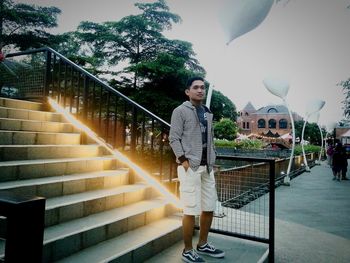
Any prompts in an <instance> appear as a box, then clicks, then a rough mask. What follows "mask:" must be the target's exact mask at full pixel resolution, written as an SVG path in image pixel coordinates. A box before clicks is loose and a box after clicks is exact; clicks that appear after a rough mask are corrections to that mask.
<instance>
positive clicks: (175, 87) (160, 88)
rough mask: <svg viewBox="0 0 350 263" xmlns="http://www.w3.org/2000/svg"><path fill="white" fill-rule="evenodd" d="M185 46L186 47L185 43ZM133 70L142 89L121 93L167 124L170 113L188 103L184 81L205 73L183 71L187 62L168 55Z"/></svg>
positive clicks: (176, 56)
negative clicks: (184, 102)
mask: <svg viewBox="0 0 350 263" xmlns="http://www.w3.org/2000/svg"><path fill="white" fill-rule="evenodd" d="M184 44H185V45H184V47H185V46H187V42H184ZM134 67H136V69H135V70H136V71H137V72H138V76H139V78H140V79H142V80H144V82H143V86H142V88H140V89H138V90H137V91H135V90H133V89H132V88H131V89H130V88H129V89H128V88H125V89H124V90H123V93H124V94H125V93H127V94H128V95H129V96H130V97H131V98H132V99H134V100H135V101H137V102H138V103H140V104H141V105H143V106H145V107H146V108H147V109H149V110H151V111H152V112H153V113H155V114H157V115H158V116H160V117H161V118H163V119H165V120H166V121H170V116H171V112H172V110H173V109H174V108H175V107H176V106H178V105H179V104H181V103H182V102H183V101H184V100H186V99H188V98H187V96H186V95H185V92H184V91H185V87H186V82H187V79H188V78H189V77H190V76H192V75H194V74H196V75H201V76H204V74H205V72H204V70H203V71H196V73H194V72H193V71H192V70H189V69H188V68H187V67H186V58H184V57H181V56H178V55H176V54H170V53H159V54H158V55H157V57H156V59H154V60H151V61H145V62H141V63H139V64H137V65H135V66H134Z"/></svg>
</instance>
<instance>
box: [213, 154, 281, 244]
mask: <svg viewBox="0 0 350 263" xmlns="http://www.w3.org/2000/svg"><path fill="white" fill-rule="evenodd" d="M274 164H275V161H274V160H272V159H266V160H265V161H264V160H262V159H253V158H244V157H232V156H231V157H228V156H226V157H225V158H223V157H218V160H217V165H218V167H217V171H216V173H215V177H216V189H217V192H218V202H217V208H216V211H215V216H214V219H213V223H212V227H211V231H212V232H218V233H224V234H227V235H231V236H237V237H243V238H246V239H250V240H255V241H259V242H264V243H271V242H272V243H273V242H274V237H273V235H274V234H273V233H274V181H275V166H274ZM271 217H272V218H271Z"/></svg>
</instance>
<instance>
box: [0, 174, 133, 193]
mask: <svg viewBox="0 0 350 263" xmlns="http://www.w3.org/2000/svg"><path fill="white" fill-rule="evenodd" d="M128 183H129V169H126V168H122V169H118V170H105V171H97V172H89V173H79V174H70V175H60V176H52V177H44V178H37V179H27V180H17V181H9V182H2V183H0V190H6V191H10V192H13V193H15V194H16V193H27V194H30V195H36V196H42V197H45V198H52V197H56V196H64V195H71V194H77V193H82V192H85V191H92V190H97V189H108V188H113V187H117V186H121V185H126V184H128Z"/></svg>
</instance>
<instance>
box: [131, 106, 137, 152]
mask: <svg viewBox="0 0 350 263" xmlns="http://www.w3.org/2000/svg"><path fill="white" fill-rule="evenodd" d="M130 139H131V141H130V150H131V155H134V154H135V153H136V140H137V109H136V107H135V106H133V107H132V122H131V138H130Z"/></svg>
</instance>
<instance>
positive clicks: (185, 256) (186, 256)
mask: <svg viewBox="0 0 350 263" xmlns="http://www.w3.org/2000/svg"><path fill="white" fill-rule="evenodd" d="M182 261H184V262H189V263H191V262H205V260H204V259H202V258H201V257H200V256H198V254H197V252H196V251H195V250H194V249H191V250H188V251H185V250H184V251H183V252H182Z"/></svg>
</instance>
